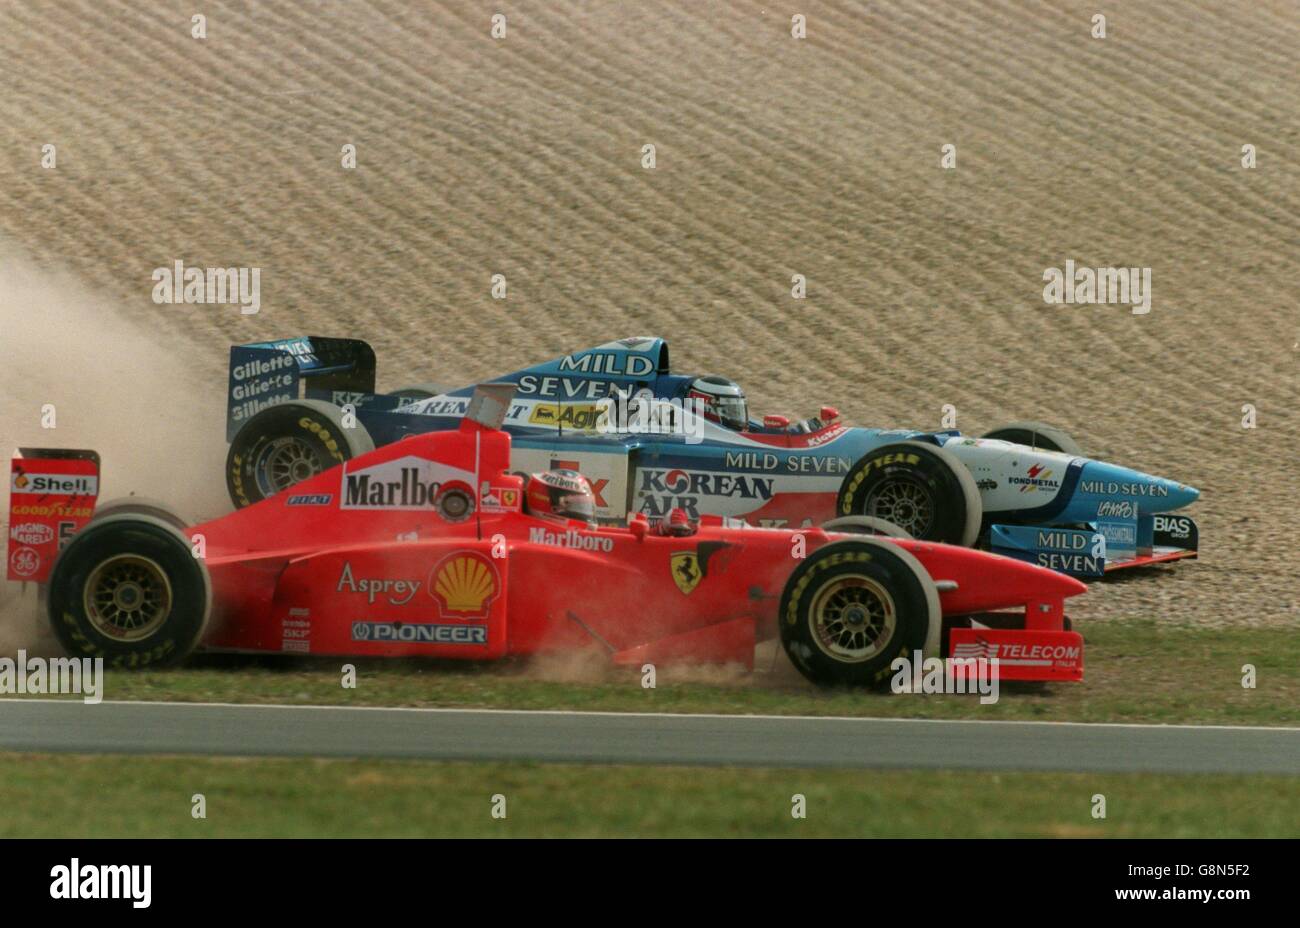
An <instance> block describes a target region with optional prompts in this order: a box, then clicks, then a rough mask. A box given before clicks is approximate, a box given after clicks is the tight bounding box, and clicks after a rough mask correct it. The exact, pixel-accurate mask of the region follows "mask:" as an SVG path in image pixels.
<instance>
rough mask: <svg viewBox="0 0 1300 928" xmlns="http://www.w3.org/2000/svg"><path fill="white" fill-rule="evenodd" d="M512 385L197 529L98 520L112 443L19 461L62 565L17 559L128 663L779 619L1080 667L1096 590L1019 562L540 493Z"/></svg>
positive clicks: (641, 634) (441, 650)
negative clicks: (516, 430) (60, 543)
mask: <svg viewBox="0 0 1300 928" xmlns="http://www.w3.org/2000/svg"><path fill="white" fill-rule="evenodd" d="M513 389H514V388H513V385H495V384H488V385H484V386H482V387H480V388H479V389H478V391H477V392H476V393H475V394H474V397H473V399H472V401H471V408H470V411H469V414H468V415H467V416H466V417H465V419H464V421H463V423H462V424H461V426H460V428H459V430H456V431H447V432H429V433H426V434H422V435H416V436H413V437H411V438H408V439H405V440H403V441H399V442H396V443H393V444H390V445H387V446H385V447H383V448H380V449H378V450H375V451H371V452H368V453H365V454H362V455H360V456H359V457H356V458H354V459H353V460H350V461H348V462H346V463H345V464H341V465H338V466H336V467H334V468H333V469H331V470H328V471H325V472H323V473H321V474H318V475H317V476H315V477H312V478H310V479H308V480H306V481H304V482H303V483H301V484H299V485H297V486H295V487H294V488H293V489H292V490H290V491H286V492H285V493H281V494H278V495H276V496H274V497H272V498H270V499H268V500H265V501H263V502H261V503H258V504H256V505H253V506H250V507H248V508H246V509H242V510H239V511H237V512H234V513H231V514H229V515H227V516H224V517H222V518H219V519H214V520H212V521H210V522H204V523H201V524H198V525H193V526H185V525H183V524H181V522H180V520H179V519H176V518H174V517H172V516H170V515H168V513H167V511H166V510H165V509H162V508H160V507H157V506H153V505H149V504H143V503H140V502H138V501H132V500H126V501H124V504H108V505H107V506H106V507H101V510H100V511H98V512H96V513H95V515H94V517H93V518H91V519H90V521H89V522H88V523H86V524H84V526H83V525H81V524H80V522H81V521H84V520H83V519H81V518H80V517H81V516H84V515H86V514H87V513H88V512H89V511H90V510H89V506H92V505H93V504H94V498H93V492H94V490H95V487H94V481H95V479H96V477H97V473H98V471H97V468H98V460H97V459H96V458H90V457H86V456H84V454H83V456H81V457H74V458H60V457H57V456H53V455H50V454H48V453H41V452H36V453H34V454H32V455H31V456H28V457H19V458H16V459H15V461H14V478H13V482H14V484H15V485H17V484H19V483H21V484H22V486H21V487H20V488H19V490H18V491H16V492H15V494H14V496H13V499H14V500H15V501H17V502H15V503H14V504H13V505H14V506H16V507H20V508H22V509H23V513H24V514H23V515H21V516H15V518H16V519H18V520H19V522H21V523H23V524H25V526H26V530H27V532H28V537H29V540H35V539H36V538H37V537H38V536H39V537H40V538H42V539H45V541H47V542H49V544H50V547H49V548H48V549H47V550H46V551H45V552H44V556H45V557H46V559H47V560H52V564H50V563H45V562H43V561H42V556H43V554H42V552H41V551H35V552H33V554H31V555H24V556H23V557H19V558H11V576H12V564H13V563H17V564H19V565H20V566H21V569H22V571H23V572H24V573H23V575H22V576H19V577H17V579H28V580H40V579H43V578H45V575H46V574H48V577H47V578H45V580H46V582H47V583H48V602H49V613H50V619H51V622H52V624H53V627H54V631H55V633H56V634H57V636H58V637H59V639H60V640H61V641H62V643H63V644H64V645H65V646H66V647H67V648H68V650H69V651H70V652H72V653H73V654H74V655H78V656H91V657H103V658H104V659H105V662H106V663H108V664H109V665H110V666H117V667H136V666H144V665H152V664H158V663H165V662H175V661H178V660H180V659H182V658H184V657H185V656H186V655H187V654H189V653H190V652H191V651H192V650H193V649H195V648H196V647H204V648H209V649H224V650H238V651H284V652H293V653H311V654H321V655H355V656H390V657H410V656H426V657H436V658H464V659H477V660H484V659H493V658H500V657H504V656H506V655H517V654H530V653H535V652H538V651H543V650H550V649H561V648H588V647H598V648H602V649H604V650H606V651H607V652H608V653H609V655H610V657H611V658H612V659H613V660H614V661H615V662H618V663H630V664H636V665H639V664H641V663H643V662H658V661H673V660H688V661H706V662H739V663H743V664H745V665H746V666H752V664H753V655H754V646H755V643H756V642H757V641H760V640H764V639H768V638H772V637H774V636H776V635H778V634H779V635H780V638H781V641H782V643H783V645H784V647H785V650H786V652H787V653H788V654H789V656H790V658H791V660H792V661H793V662H794V664H795V666H797V667H798V668H799V670H800V671H802V672H803V673H804V674H805V675H806V676H807V677H808V678H810V679H811V680H813V681H815V682H817V683H823V684H853V685H877V684H880V683H882V682H886V681H888V680H889V678H890V677H891V675H892V674H893V671H892V670H891V667H890V665H891V663H893V661H894V660H895V658H897V657H900V656H904V657H908V658H914V657H915V652H917V651H920V652H922V654H923V655H924V656H926V657H934V656H938V655H940V654H942V655H944V656H948V655H949V654H957V655H959V656H963V657H980V656H982V657H987V658H994V657H996V658H998V659H999V664H998V665H996V666H997V667H998V673H999V676H1000V677H1001V678H1003V679H1029V680H1078V679H1080V678H1081V676H1082V672H1083V653H1082V651H1083V641H1082V638H1081V637H1080V636H1079V634H1078V633H1076V632H1073V631H1070V630H1069V627H1068V623H1067V620H1066V617H1065V612H1064V602H1065V599H1066V598H1067V597H1069V596H1073V595H1075V594H1078V593H1081V592H1083V591H1084V590H1085V589H1086V588H1085V587H1084V585H1083V584H1081V583H1079V582H1078V581H1076V580H1073V579H1071V578H1069V577H1065V576H1062V575H1060V574H1058V573H1055V572H1053V571H1050V570H1046V569H1043V568H1040V567H1037V566H1034V565H1031V564H1028V563H1024V562H1021V561H1016V560H1012V559H1010V558H1004V557H1001V556H998V555H994V554H989V553H985V552H981V551H975V550H971V549H968V548H960V547H954V546H949V545H945V544H937V543H931V542H921V541H912V540H907V539H896V538H883V537H873V536H867V535H858V534H850V533H844V532H839V531H831V532H828V531H825V530H823V529H816V528H810V529H800V530H791V529H760V528H751V527H748V526H743V525H740V524H731V523H729V522H727V521H726V520H724V519H722V518H720V517H706V518H704V519H703V520H701V521H700V522H699V523H695V522H689V521H684V520H683V521H679V522H677V523H670V522H668V521H665V522H664V523H663V524H662V525H655V526H652V525H651V524H650V523H649V522H648V521H647V520H646V518H645V517H644V516H638V517H636V518H634V519H633V520H632V521H631V522H630V523H629V524H628V525H626V526H623V527H600V528H597V527H594V525H591V524H588V523H586V522H580V521H563V522H562V521H558V520H556V519H555V518H554V516H553V515H552V516H551V517H544V516H541V515H538V514H536V512H534V511H530V508H529V507H528V506H526V505H525V495H526V492H528V493H531V492H532V489H533V486H532V485H530V487H529V489H528V490H527V491H526V490H525V483H524V478H522V477H520V476H517V475H514V474H511V473H509V472H508V468H509V461H510V441H511V439H510V435H509V434H507V433H506V432H504V431H501V430H500V425H501V423H502V420H503V417H504V414H505V411H506V407H507V404H508V403H509V400H510V395H511V391H512V390H513ZM533 479H538V478H533ZM38 485H39V486H40V487H41V488H42V492H43V493H44V495H43V496H38V495H35V493H36V491H35V490H34V489H33V488H34V487H37V486H38ZM583 486H584V488H585V481H583ZM60 493H62V495H59V494H60ZM70 512H75V513H77V514H79V515H78V518H77V521H76V523H75V524H74V523H67V529H66V530H65V531H62V533H63V534H68V533H69V532H71V531H73V530H75V534H71V537H70V540H68V541H67V543H66V545H65V546H64V547H63V548H62V550H61V551H59V552H58V553H57V556H53V552H54V551H55V550H57V538H54V537H53V536H55V535H57V534H59V533H60V531H61V529H60V526H59V524H58V523H59V522H60V520H61V519H64V521H65V522H66V518H65V516H66V514H67V513H70ZM60 513H63V514H65V515H64V516H61V515H60ZM11 524H14V523H11ZM46 529H48V531H47V530H46ZM47 535H49V536H51V537H49V538H46V536H47ZM33 557H35V558H36V561H35V563H33V560H32V558H33ZM950 666H951V665H950Z"/></svg>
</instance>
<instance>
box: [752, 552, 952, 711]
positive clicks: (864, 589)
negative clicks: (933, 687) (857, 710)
mask: <svg viewBox="0 0 1300 928" xmlns="http://www.w3.org/2000/svg"><path fill="white" fill-rule="evenodd" d="M777 615H778V625H779V626H780V629H781V645H782V647H784V648H785V653H786V655H787V656H789V658H790V662H791V663H792V664H794V666H795V667H796V668H797V669H798V670H799V672H800V673H802V674H803V675H804V676H805V677H807V678H808V679H809V680H811V681H812V682H813V683H816V684H819V685H822V686H865V687H875V688H883V687H885V686H887V685H888V683H889V680H890V678H891V677H892V676H893V675H894V674H895V671H894V670H893V669H892V668H891V667H890V664H892V663H893V661H894V659H895V658H898V657H900V656H903V657H906V658H907V659H908V660H909V661H910V660H911V659H912V658H913V652H916V651H919V652H921V656H922V659H924V658H925V657H927V656H932V657H938V656H939V651H938V648H939V635H940V631H941V618H942V612H941V609H940V606H939V593H938V590H937V589H936V588H935V585H934V581H933V580H932V579H931V578H930V575H929V574H928V573H926V570H925V568H924V567H922V566H921V564H920V562H919V561H917V560H916V558H915V557H913V556H912V555H911V554H910V553H909V552H908V551H907V550H906V549H904V548H902V547H901V546H899V545H897V544H895V543H894V542H891V541H886V540H885V539H883V538H873V537H869V536H868V537H863V538H855V539H852V540H847V539H846V540H844V541H836V542H832V543H831V544H829V545H825V546H823V547H821V548H818V549H817V550H816V551H814V552H813V553H812V554H811V555H809V556H808V557H807V558H805V559H804V561H803V562H802V563H801V564H800V565H799V566H798V567H796V568H795V570H794V572H793V573H792V574H791V575H790V578H789V579H788V580H787V581H786V584H785V590H784V591H783V592H782V594H781V605H780V612H779V613H778V614H777Z"/></svg>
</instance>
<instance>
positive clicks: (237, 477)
mask: <svg viewBox="0 0 1300 928" xmlns="http://www.w3.org/2000/svg"><path fill="white" fill-rule="evenodd" d="M230 484H231V486H232V487H234V490H235V495H236V496H237V497H239V501H240V503H242V504H243V505H245V506H251V505H253V501H252V500H251V499H249V498H248V494H247V493H245V492H244V459H243V458H242V457H241V456H240V455H238V454H236V455H234V456H232V457H231V459H230Z"/></svg>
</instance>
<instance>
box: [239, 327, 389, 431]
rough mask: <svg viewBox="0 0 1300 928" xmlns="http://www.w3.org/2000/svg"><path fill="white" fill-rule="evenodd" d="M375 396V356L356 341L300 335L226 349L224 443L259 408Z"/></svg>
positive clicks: (368, 347) (257, 411) (366, 345)
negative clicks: (227, 352)
mask: <svg viewBox="0 0 1300 928" xmlns="http://www.w3.org/2000/svg"><path fill="white" fill-rule="evenodd" d="M374 392H375V352H374V349H372V348H371V347H370V346H369V345H368V344H366V343H365V342H363V341H361V340H360V339H357V338H329V337H326V336H322V335H306V336H301V337H299V338H286V339H281V340H280V341H274V342H255V343H253V344H250V345H232V346H231V348H230V378H229V381H228V384H227V388H226V441H230V440H231V439H233V438H234V437H235V433H236V432H238V431H239V429H240V428H241V427H242V426H243V424H244V423H245V422H247V421H248V420H249V419H251V418H252V417H253V416H255V415H257V413H259V412H261V411H262V410H263V409H267V408H268V407H271V406H275V405H277V404H279V403H284V402H288V401H290V400H296V399H300V398H301V397H303V396H304V395H305V396H306V397H307V398H310V399H322V400H327V401H330V402H349V401H350V397H353V396H355V397H356V398H357V399H360V398H361V397H363V396H366V395H370V394H373V393H374Z"/></svg>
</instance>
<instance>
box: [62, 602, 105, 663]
mask: <svg viewBox="0 0 1300 928" xmlns="http://www.w3.org/2000/svg"><path fill="white" fill-rule="evenodd" d="M63 624H64V625H66V626H68V628H69V629H70V631H69V634H70V636H71V637H72V640H73V641H75V642H76V643H77V647H79V648H81V650H82V653H83V654H84V655H85V656H87V657H100V656H102V655H103V653H104V652H103V651H102V650H101V649H100V647H99V646H98V645H97V644H95V643H94V642H92V641H91V640H90V639H89V638H87V637H86V636H85V635H83V634H82V633H81V628H80V627H79V626H78V625H77V620H76V618H75V617H73V615H72V613H71V612H64V613H63Z"/></svg>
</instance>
